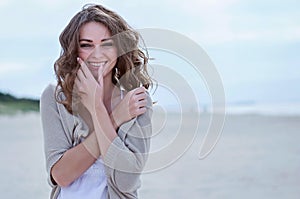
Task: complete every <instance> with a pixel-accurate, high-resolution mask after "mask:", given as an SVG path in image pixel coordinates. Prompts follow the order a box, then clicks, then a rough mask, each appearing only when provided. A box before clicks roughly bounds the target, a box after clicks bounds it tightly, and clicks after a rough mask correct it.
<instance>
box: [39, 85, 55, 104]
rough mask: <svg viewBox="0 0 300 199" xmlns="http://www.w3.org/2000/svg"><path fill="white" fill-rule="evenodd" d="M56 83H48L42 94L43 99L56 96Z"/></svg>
mask: <svg viewBox="0 0 300 199" xmlns="http://www.w3.org/2000/svg"><path fill="white" fill-rule="evenodd" d="M54 92H55V85H53V84H48V85H47V87H46V88H45V89H44V90H43V92H42V95H41V100H44V99H48V98H52V97H54Z"/></svg>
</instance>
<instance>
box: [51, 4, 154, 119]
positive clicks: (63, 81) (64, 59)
mask: <svg viewBox="0 0 300 199" xmlns="http://www.w3.org/2000/svg"><path fill="white" fill-rule="evenodd" d="M88 22H98V23H101V24H103V25H105V26H106V27H107V28H108V30H109V31H110V33H111V36H112V38H113V39H114V41H115V44H116V47H117V49H118V55H119V56H118V60H117V63H116V65H115V67H116V68H117V69H118V70H117V71H118V74H116V70H113V71H112V82H113V84H115V85H117V86H122V87H123V88H124V89H125V90H127V91H129V90H132V89H134V88H137V87H139V86H141V85H142V86H144V87H145V88H146V89H148V88H149V87H150V86H151V85H152V80H151V78H150V76H149V75H148V72H147V63H148V54H147V50H145V53H144V52H143V51H142V50H141V49H140V48H139V47H138V45H139V41H140V39H141V37H140V35H139V34H138V33H137V32H136V31H135V30H134V29H133V28H131V27H130V26H129V25H128V24H127V22H126V21H125V20H124V19H123V18H122V17H121V16H119V15H118V14H117V13H115V12H113V11H111V10H108V9H106V8H104V7H103V6H101V5H91V4H89V5H85V6H84V7H83V8H82V10H81V11H80V12H78V13H77V14H76V15H75V16H74V17H73V18H72V19H71V21H70V22H69V24H68V25H67V26H66V28H65V29H64V30H63V32H62V33H61V35H60V37H59V41H60V44H61V47H62V50H61V54H60V57H59V58H58V59H57V60H56V62H55V64H54V71H55V75H56V78H57V86H56V91H57V92H55V93H56V95H55V98H56V101H58V102H59V103H62V104H63V105H64V106H65V107H66V109H67V110H68V111H69V112H70V113H71V114H72V113H73V111H72V99H73V97H74V94H73V85H74V80H75V78H76V73H77V70H78V68H79V64H78V63H77V60H76V58H77V57H78V47H79V29H80V27H81V26H82V25H84V24H86V23H88ZM114 36H115V37H114ZM115 77H117V79H116V78H115ZM121 77H122V78H121ZM118 80H120V81H118ZM60 93H63V94H64V95H65V99H59V97H58V96H59V94H60Z"/></svg>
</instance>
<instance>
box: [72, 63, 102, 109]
mask: <svg viewBox="0 0 300 199" xmlns="http://www.w3.org/2000/svg"><path fill="white" fill-rule="evenodd" d="M77 61H78V63H79V64H80V65H81V67H80V68H79V70H78V71H77V77H76V79H75V82H74V85H75V88H76V89H77V92H78V94H79V96H80V101H81V103H82V104H83V105H84V106H85V107H86V108H87V109H88V110H89V112H90V113H92V112H93V111H95V107H96V103H103V68H102V67H100V68H99V70H98V82H97V81H96V80H95V78H94V77H93V75H92V73H91V72H90V70H89V69H88V67H87V65H86V64H85V63H84V61H83V60H82V59H80V58H77Z"/></svg>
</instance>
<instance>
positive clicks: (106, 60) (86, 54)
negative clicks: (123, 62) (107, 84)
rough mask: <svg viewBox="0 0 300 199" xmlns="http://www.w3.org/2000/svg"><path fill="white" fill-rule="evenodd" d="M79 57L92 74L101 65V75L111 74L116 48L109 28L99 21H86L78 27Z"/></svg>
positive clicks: (95, 73)
mask: <svg viewBox="0 0 300 199" xmlns="http://www.w3.org/2000/svg"><path fill="white" fill-rule="evenodd" d="M78 53H79V57H80V58H81V59H82V60H84V61H85V63H86V64H87V66H88V68H89V69H90V71H91V73H92V74H93V76H94V77H95V78H96V79H98V70H99V68H100V67H103V68H104V70H103V77H106V76H107V75H111V72H112V69H113V68H114V66H115V65H116V63H117V48H116V47H115V45H114V41H113V40H112V39H111V34H110V32H109V30H108V29H107V28H106V27H105V26H104V25H103V24H101V23H98V22H88V23H86V24H84V25H82V26H81V27H80V29H79V49H78Z"/></svg>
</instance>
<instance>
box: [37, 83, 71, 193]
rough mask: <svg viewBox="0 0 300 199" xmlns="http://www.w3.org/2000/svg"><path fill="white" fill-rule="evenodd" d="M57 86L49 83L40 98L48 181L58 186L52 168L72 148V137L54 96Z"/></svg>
mask: <svg viewBox="0 0 300 199" xmlns="http://www.w3.org/2000/svg"><path fill="white" fill-rule="evenodd" d="M54 92H55V88H54V86H52V85H49V86H48V87H47V88H46V89H45V90H44V91H43V93H42V95H41V100H40V111H41V121H42V127H43V134H44V152H45V158H46V169H47V173H48V182H49V184H50V185H51V187H54V186H56V183H55V181H54V179H53V178H52V176H51V168H52V167H53V165H54V164H55V163H56V162H57V161H58V160H59V159H60V158H61V157H62V155H63V154H64V152H65V151H67V150H68V149H70V148H72V138H71V137H70V134H68V133H67V132H68V129H67V127H66V126H65V125H64V124H63V122H62V120H61V115H60V112H59V107H58V105H57V103H56V100H55V96H54Z"/></svg>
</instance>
